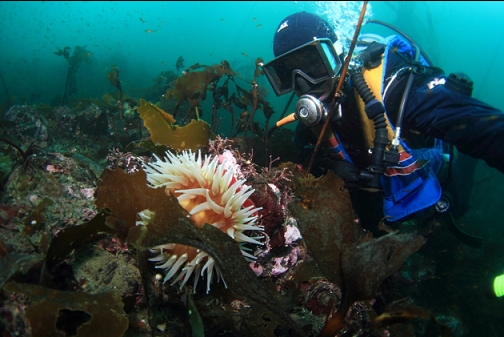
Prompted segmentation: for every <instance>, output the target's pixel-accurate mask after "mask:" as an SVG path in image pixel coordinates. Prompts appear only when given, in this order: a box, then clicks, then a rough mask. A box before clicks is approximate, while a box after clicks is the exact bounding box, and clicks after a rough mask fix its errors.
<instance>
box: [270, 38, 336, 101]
mask: <svg viewBox="0 0 504 337" xmlns="http://www.w3.org/2000/svg"><path fill="white" fill-rule="evenodd" d="M262 69H263V71H264V74H265V75H266V77H267V78H268V81H269V82H270V84H271V86H272V87H273V90H275V93H276V95H277V96H280V95H283V94H286V93H288V92H291V91H292V90H294V87H295V86H296V77H297V76H300V77H302V78H303V79H305V80H306V81H308V83H311V84H314V85H315V84H319V83H322V82H324V81H326V80H328V79H331V78H334V77H336V76H337V75H338V73H339V71H340V69H341V60H340V58H339V57H338V54H337V52H336V49H335V48H334V45H333V43H332V41H331V40H329V39H316V38H314V40H313V41H310V42H308V43H306V44H304V45H302V46H300V47H297V48H295V49H293V50H291V51H288V52H287V53H285V54H282V55H280V56H278V57H277V58H275V59H273V60H272V61H270V62H268V63H266V64H263V65H262Z"/></svg>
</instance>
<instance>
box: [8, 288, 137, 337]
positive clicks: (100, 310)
mask: <svg viewBox="0 0 504 337" xmlns="http://www.w3.org/2000/svg"><path fill="white" fill-rule="evenodd" d="M3 289H4V290H5V291H7V292H14V293H22V294H25V295H27V296H28V297H29V298H30V299H31V301H32V303H31V305H30V306H29V307H28V308H27V309H26V318H27V319H28V320H29V321H30V325H31V328H32V336H33V337H45V336H51V337H53V336H62V337H63V336H76V337H79V336H97V337H100V336H103V337H114V336H117V337H121V336H123V334H124V332H125V331H126V329H127V328H128V317H127V316H126V313H125V312H124V310H123V302H122V300H121V295H120V294H119V292H117V291H112V292H108V293H101V294H97V295H90V294H86V293H84V292H71V291H59V290H54V289H50V288H46V287H42V286H39V285H34V284H22V283H17V282H14V281H10V282H8V283H6V284H5V285H4V287H3Z"/></svg>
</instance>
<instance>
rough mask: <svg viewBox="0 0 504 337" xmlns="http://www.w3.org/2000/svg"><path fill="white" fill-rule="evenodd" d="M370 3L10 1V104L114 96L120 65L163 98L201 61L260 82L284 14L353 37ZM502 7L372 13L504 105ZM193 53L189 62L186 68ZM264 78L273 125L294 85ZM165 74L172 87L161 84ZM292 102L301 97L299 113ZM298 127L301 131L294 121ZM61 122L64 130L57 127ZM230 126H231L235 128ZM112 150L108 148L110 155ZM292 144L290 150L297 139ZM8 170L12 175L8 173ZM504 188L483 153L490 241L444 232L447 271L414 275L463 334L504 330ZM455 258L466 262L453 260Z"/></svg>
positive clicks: (471, 217)
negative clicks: (324, 23) (311, 18)
mask: <svg viewBox="0 0 504 337" xmlns="http://www.w3.org/2000/svg"><path fill="white" fill-rule="evenodd" d="M361 5H362V2H338V1H336V2H330V1H321V2H317V1H314V2H311V1H310V2H303V1H288V2H284V1H282V2H276V1H260V2H259V1H247V2H242V1H227V2H220V1H202V2H199V1H187V2H149V1H142V2H140V1H131V2H106V1H99V2H77V1H73V2H63V1H57V2H52V1H48V2H45V1H30V2H23V1H2V2H0V19H1V22H2V25H1V27H0V46H1V48H0V74H1V76H2V83H1V84H0V85H1V87H0V103H2V102H6V103H5V104H7V102H8V104H7V105H8V107H11V106H35V105H36V106H44V107H46V109H47V107H56V106H61V105H63V103H68V102H70V101H72V100H73V101H75V100H79V99H87V100H90V99H95V100H105V99H109V102H108V103H110V99H111V100H114V99H117V96H114V95H117V87H116V86H115V85H114V84H113V81H112V80H111V79H110V77H109V78H108V77H107V76H109V75H110V74H111V70H113V69H114V67H116V69H118V70H120V83H121V85H120V86H121V87H122V91H123V92H124V93H125V94H126V95H127V96H128V97H130V98H132V99H134V100H138V99H140V98H144V99H146V100H147V101H150V102H152V103H156V102H157V101H162V100H163V98H162V96H161V95H162V94H164V93H165V92H166V89H168V87H169V85H170V83H171V82H170V81H169V80H166V77H169V76H180V75H182V71H183V70H185V69H186V68H188V67H190V66H192V65H195V64H198V63H199V64H200V65H213V64H220V63H221V61H223V60H226V61H227V62H229V65H230V67H231V68H232V69H233V70H234V71H235V72H236V73H237V75H236V76H235V80H236V83H237V84H238V85H240V86H241V87H242V88H245V89H246V90H249V89H250V88H251V83H252V80H253V79H254V71H255V69H256V67H255V61H256V59H257V58H262V59H263V60H264V61H269V60H271V59H272V58H273V52H272V43H273V35H274V32H275V29H276V28H277V26H278V25H279V23H280V22H281V20H282V19H283V18H285V17H286V16H288V15H290V14H292V13H294V12H297V11H308V12H312V13H315V14H319V15H322V16H323V17H324V18H325V19H326V20H328V21H329V22H331V23H333V24H335V25H336V26H337V27H338V28H340V29H341V30H340V31H338V36H339V37H340V38H341V39H342V40H344V41H345V43H346V44H348V41H347V39H351V37H352V35H353V29H354V27H355V23H356V21H357V18H358V15H359V10H360V7H361ZM502 13H504V2H500V1H499V2H490V1H488V2H487V1H478V2H476V1H473V2H466V1H464V2H455V1H435V2H423V1H422V2H420V1H413V2H412V1H409V2H401V1H390V2H389V1H376V2H370V3H369V5H368V13H367V15H366V18H368V19H375V20H380V21H384V22H387V23H390V24H392V25H393V26H395V27H397V28H398V29H399V30H401V31H402V32H404V33H405V34H407V35H408V36H409V37H411V38H412V39H413V40H414V41H415V42H416V43H417V44H418V45H419V46H420V47H421V48H422V50H423V51H424V52H425V53H426V54H427V55H428V56H429V58H430V60H431V61H432V63H433V64H434V65H435V66H438V67H440V68H442V69H443V70H444V71H445V73H446V74H449V73H451V72H465V73H466V74H467V75H469V77H470V78H471V79H472V80H473V82H474V91H473V96H474V97H476V98H478V99H480V100H482V101H484V102H486V103H489V104H491V105H493V106H495V107H496V108H498V109H500V110H503V109H504V103H503V101H502V99H501V98H502V88H503V87H504V86H503V83H502V75H503V74H504V63H503V61H502V60H504V47H503V46H502V43H503V41H504V21H503V20H502ZM366 32H373V33H378V34H381V35H384V36H385V35H389V34H393V32H392V31H391V30H389V29H387V28H384V27H382V26H379V25H376V24H372V23H370V24H367V25H364V26H363V28H362V33H366ZM66 47H69V48H70V49H68V51H69V55H68V56H69V57H70V56H71V55H72V52H74V53H77V49H74V48H76V47H82V49H79V52H82V53H83V54H80V56H81V57H82V60H83V62H81V63H79V64H78V69H76V71H75V73H74V74H73V75H74V76H75V78H74V80H75V83H76V87H75V88H74V89H75V90H74V91H72V92H71V93H70V94H69V96H68V97H64V96H65V91H66V90H68V88H66V85H67V82H68V76H69V59H68V58H66V57H65V55H64V52H65V48H66ZM62 56H63V57H62ZM181 57H182V58H183V64H180V63H179V66H178V67H177V61H180V60H181ZM168 72H170V74H171V75H169V74H168ZM117 76H118V77H119V73H117ZM257 82H258V84H259V86H260V88H261V89H260V90H261V92H262V93H263V94H264V99H265V101H267V102H269V104H270V105H271V107H272V108H273V110H274V114H273V115H272V116H271V120H270V125H271V124H272V123H273V122H275V121H276V120H277V119H279V118H280V114H281V112H282V110H283V109H284V106H285V105H286V103H287V101H288V98H289V97H288V96H289V95H285V96H281V97H276V96H275V94H274V92H273V90H272V89H271V88H270V87H269V84H268V82H267V81H266V79H265V78H264V76H261V77H258V78H257ZM116 83H117V82H116ZM159 83H161V84H160V85H161V87H162V88H161V89H163V90H161V91H159V90H158V91H156V90H154V89H153V88H155V86H156V84H159ZM156 89H159V87H157V88H156ZM67 94H68V92H67ZM104 95H109V96H106V97H105V96H104ZM110 97H112V98H110ZM65 98H66V100H65ZM5 104H4V106H5ZM112 105H113V104H112ZM201 106H202V109H203V114H202V115H201V117H202V119H203V120H205V121H207V122H208V123H210V122H211V119H212V114H211V111H212V100H211V97H208V98H206V100H205V99H202V100H201ZM8 107H7V108H8ZM41 109H42V108H41ZM292 109H293V107H292V106H291V107H290V109H289V110H288V111H287V113H290V112H291V111H292ZM61 111H63V110H61ZM237 111H238V110H237ZM167 112H170V111H167ZM241 112H242V111H238V113H241ZM1 113H2V114H5V113H6V110H3V111H1ZM243 113H245V112H243ZM237 117H238V116H237ZM3 118H4V116H1V120H2V123H5V122H4V119H3ZM216 119H218V120H220V122H219V125H220V129H219V130H229V129H230V128H233V126H234V125H233V124H232V123H233V122H232V121H231V120H230V116H229V112H228V111H226V110H225V109H220V110H218V111H217V112H216ZM13 121H14V122H15V120H11V121H10V122H13ZM23 121H24V122H26V119H24V120H23ZM235 121H236V120H235ZM254 121H255V122H257V123H258V125H260V126H261V127H263V126H264V123H265V121H266V118H265V116H264V115H263V114H262V113H257V114H256V115H255V119H254ZM6 125H7V124H6ZM9 125H10V124H9ZM212 125H213V124H212ZM286 128H287V129H290V130H293V128H294V126H293V125H289V126H287V127H286ZM49 130H52V131H53V132H59V131H57V129H55V128H49ZM54 130H56V131H54ZM2 132H3V130H2ZM2 135H3V134H2ZM221 135H222V137H227V136H229V135H228V133H227V131H226V132H222V133H221ZM0 136H1V135H0ZM65 146H66V145H65ZM282 146H285V147H288V146H289V145H288V143H286V144H282ZM503 146H504V144H503ZM292 147H294V144H292ZM67 150H68V151H69V149H67ZM108 150H110V149H105V150H104V151H105V152H104V153H102V158H103V159H105V157H106V153H107V151H108ZM284 150H285V151H286V152H288V149H287V148H284ZM93 159H94V160H96V161H98V160H97V159H96V158H93ZM280 160H282V158H281V157H280ZM1 165H3V164H2V163H0V166H1ZM2 170H4V171H5V170H6V169H2ZM5 177H7V174H2V178H5ZM4 183H5V181H3V182H2V184H4ZM3 189H4V190H8V187H7V186H3ZM11 191H12V190H11ZM503 194H504V176H503V175H502V174H501V173H500V172H498V171H497V170H495V169H493V168H490V167H488V166H487V165H486V164H485V163H484V162H482V161H479V162H478V165H477V170H476V175H475V177H474V183H473V188H472V192H471V196H470V197H469V200H470V205H471V208H470V210H469V211H468V212H467V214H466V215H465V216H464V217H462V218H461V219H459V220H458V221H457V223H458V225H459V226H460V227H461V228H463V229H464V231H466V232H468V233H471V234H473V235H476V236H481V237H482V238H483V239H484V241H485V245H484V247H483V248H480V249H473V248H470V247H467V246H464V245H460V244H457V243H454V242H452V241H451V240H453V241H456V239H455V237H453V236H450V235H449V233H448V235H446V236H443V237H442V238H441V239H443V240H447V241H446V243H443V242H441V243H440V242H439V241H438V243H437V246H436V249H437V250H435V251H436V252H438V255H437V258H438V259H439V260H438V262H440V263H441V265H443V264H444V269H443V268H441V267H438V270H437V271H436V272H432V275H430V277H432V281H431V284H430V285H429V286H425V288H422V286H423V283H422V286H420V285H416V284H414V283H412V284H410V286H411V287H412V288H414V289H415V293H414V295H416V296H417V298H422V299H423V301H421V300H419V301H418V302H420V304H421V305H422V306H423V307H426V308H427V309H429V310H431V311H432V312H434V313H436V314H438V313H439V315H440V316H442V315H443V314H444V315H445V317H444V318H445V319H444V322H445V323H446V324H447V325H449V326H450V328H452V335H454V336H502V335H503V334H504V323H503V322H504V320H503V318H504V317H503V316H504V304H503V303H500V302H496V301H498V300H496V301H494V302H491V304H489V303H490V302H488V301H490V300H489V299H487V298H484V297H483V296H482V294H483V287H484V286H485V285H486V282H487V281H489V280H490V279H491V278H492V277H493V276H495V275H497V274H500V273H504V220H503V214H502V213H501V211H502V210H503V209H504V198H503ZM11 197H12V195H11ZM5 200H9V197H6V196H5V193H4V196H3V200H2V203H3V202H5ZM4 240H5V238H4ZM443 246H445V248H444V249H443ZM455 260H456V261H455ZM451 265H454V266H456V267H454V268H449V266H451ZM425 269H426V270H427V269H428V268H425ZM447 280H448V281H447ZM459 281H460V283H459ZM426 282H428V281H426ZM436 282H438V283H436ZM436 290H437V291H436ZM409 295H412V294H411V293H410V294H409ZM461 298H463V299H462V300H461ZM500 301H501V302H504V300H502V299H501V300H500ZM432 302H437V304H436V305H433V304H432ZM447 307H450V308H451V309H450V310H451V311H450V314H449V315H448V314H446V312H448V310H445V311H443V308H447ZM436 310H438V311H437V312H436ZM418 316H420V317H421V315H418ZM440 316H438V319H439V317H440ZM420 325H421V324H420ZM415 331H416V333H417V334H416V335H417V336H420V335H421V336H429V331H431V330H428V329H426V330H425V331H424V334H419V332H418V331H421V328H418V326H417V329H416V330H415ZM7 336H9V334H7ZM397 336H399V335H397Z"/></svg>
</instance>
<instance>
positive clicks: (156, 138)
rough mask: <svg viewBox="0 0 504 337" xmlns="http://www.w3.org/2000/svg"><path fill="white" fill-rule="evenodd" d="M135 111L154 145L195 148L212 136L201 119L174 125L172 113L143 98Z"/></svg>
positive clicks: (185, 148)
mask: <svg viewBox="0 0 504 337" xmlns="http://www.w3.org/2000/svg"><path fill="white" fill-rule="evenodd" d="M137 111H138V113H139V114H140V117H141V118H142V119H143V121H144V125H145V127H146V128H147V130H149V133H150V138H151V140H152V142H153V143H154V144H156V145H157V144H160V145H166V146H169V147H171V148H174V149H177V150H189V149H190V150H196V149H197V148H198V147H207V146H208V140H209V139H210V138H212V132H211V130H210V125H209V124H208V123H206V122H205V121H203V120H192V121H191V122H190V123H189V124H188V125H186V126H178V125H175V124H174V123H175V119H174V117H173V116H172V115H170V114H168V113H166V112H164V111H163V110H162V109H160V108H158V107H157V106H156V105H154V104H152V103H148V102H146V101H145V100H143V99H140V106H139V107H138V108H137Z"/></svg>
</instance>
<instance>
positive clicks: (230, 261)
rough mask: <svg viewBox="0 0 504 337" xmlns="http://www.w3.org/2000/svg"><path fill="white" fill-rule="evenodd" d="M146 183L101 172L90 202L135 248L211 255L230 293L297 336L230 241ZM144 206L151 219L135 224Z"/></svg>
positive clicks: (294, 327) (119, 173) (135, 176)
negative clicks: (115, 221) (189, 249)
mask: <svg viewBox="0 0 504 337" xmlns="http://www.w3.org/2000/svg"><path fill="white" fill-rule="evenodd" d="M146 181H147V180H146V174H145V172H143V171H139V172H136V173H134V174H130V175H129V174H127V173H124V172H123V171H121V170H119V169H116V170H114V171H111V170H105V171H104V172H103V174H102V177H101V184H100V186H99V187H98V188H97V198H96V202H95V203H96V206H97V207H99V208H104V207H106V208H108V209H110V210H111V213H112V215H113V217H117V218H120V219H121V220H122V221H123V222H124V223H125V225H126V228H127V227H129V234H128V237H127V241H128V242H129V243H130V244H132V245H133V246H134V247H135V248H136V249H138V250H139V251H145V250H147V249H149V248H152V247H154V246H157V245H161V244H166V243H168V242H169V243H179V244H185V245H189V246H193V247H196V248H199V249H202V250H203V251H205V252H207V253H208V254H210V255H211V256H212V257H213V258H214V260H215V262H216V263H217V265H218V266H219V269H220V270H221V272H222V275H223V277H224V279H225V280H226V282H227V284H228V286H229V288H230V290H231V291H233V292H234V293H235V294H236V295H238V296H242V297H244V298H246V299H247V300H250V301H252V302H255V303H257V304H258V305H260V306H262V307H264V308H266V309H268V310H269V311H271V312H272V313H275V315H276V316H277V317H278V318H280V320H281V321H283V322H284V323H285V324H286V325H287V327H288V328H290V329H292V330H293V331H294V332H295V333H297V334H300V335H301V333H300V332H299V328H298V327H297V325H296V324H295V322H294V321H293V320H292V319H291V317H290V316H289V315H288V314H287V312H286V311H284V310H283V309H282V307H281V305H280V303H279V302H278V301H277V300H276V299H275V297H274V296H272V293H271V292H270V291H269V290H268V289H267V288H266V286H265V285H264V284H263V283H262V282H260V281H259V280H258V279H257V277H256V275H255V274H254V272H253V271H252V270H251V269H250V267H249V266H248V264H247V262H246V261H245V260H244V259H243V255H242V254H241V252H240V249H239V247H238V244H237V242H236V241H234V240H233V239H231V238H230V237H229V236H228V235H227V234H226V233H223V232H222V231H221V230H219V229H217V228H215V227H213V226H211V225H208V224H204V225H203V227H202V228H199V227H197V226H196V225H195V224H194V223H193V222H192V221H191V220H190V219H189V217H188V215H189V214H188V213H187V211H185V210H184V209H183V208H182V207H181V206H180V204H179V203H178V201H177V199H176V198H175V197H174V196H167V195H166V193H165V191H164V190H163V189H153V188H150V187H148V186H147V183H146ZM145 209H148V210H150V212H151V213H152V214H153V217H152V220H151V221H150V222H149V224H148V225H146V226H135V222H136V220H137V213H138V212H140V211H142V210H145ZM294 332H293V333H294Z"/></svg>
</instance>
